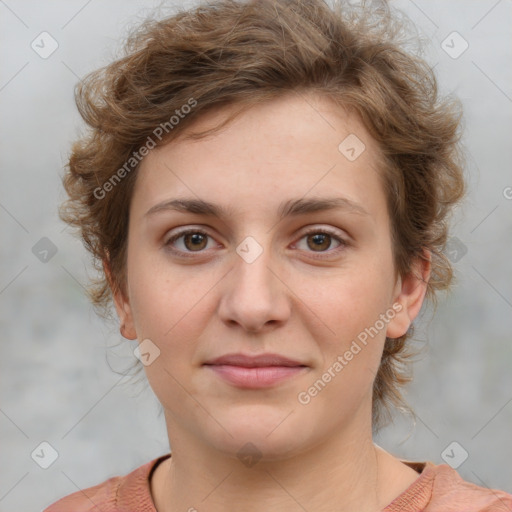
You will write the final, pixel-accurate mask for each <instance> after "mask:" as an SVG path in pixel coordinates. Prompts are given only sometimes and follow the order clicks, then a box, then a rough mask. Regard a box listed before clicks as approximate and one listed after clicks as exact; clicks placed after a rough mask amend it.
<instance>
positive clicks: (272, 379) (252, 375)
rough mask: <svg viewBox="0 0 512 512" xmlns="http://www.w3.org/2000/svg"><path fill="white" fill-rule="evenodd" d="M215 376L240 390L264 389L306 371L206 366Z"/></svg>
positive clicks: (268, 367)
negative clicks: (240, 388)
mask: <svg viewBox="0 0 512 512" xmlns="http://www.w3.org/2000/svg"><path fill="white" fill-rule="evenodd" d="M206 366H207V367H208V368H211V369H212V370H213V371H214V372H215V373H216V374H217V375H219V376H220V377H222V378H223V379H224V380H226V381H228V382H229V383H231V384H234V385H235V386H238V387H242V388H266V387H269V386H273V385H274V384H278V383H279V382H282V381H284V380H286V379H289V378H291V377H293V376H294V375H297V374H299V373H301V372H303V371H304V370H306V369H307V367H305V366H261V367H257V368H247V367H245V366H231V365H206Z"/></svg>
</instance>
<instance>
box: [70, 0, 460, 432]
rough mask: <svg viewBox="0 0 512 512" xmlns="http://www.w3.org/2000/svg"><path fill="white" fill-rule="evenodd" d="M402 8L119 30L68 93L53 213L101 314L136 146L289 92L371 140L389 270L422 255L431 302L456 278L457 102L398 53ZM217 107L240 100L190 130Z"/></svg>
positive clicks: (317, 9)
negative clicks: (383, 204) (70, 122)
mask: <svg viewBox="0 0 512 512" xmlns="http://www.w3.org/2000/svg"><path fill="white" fill-rule="evenodd" d="M401 14H402V19H400V17H399V13H398V12H397V13H395V12H393V11H391V9H390V8H389V6H387V4H386V3H376V4H375V3H373V4H372V3H370V4H368V3H367V2H366V1H364V2H363V3H362V4H359V5H352V4H349V3H340V2H336V3H335V4H334V5H333V7H330V6H329V5H327V4H326V3H324V2H323V1H321V0H302V1H301V0H281V1H279V0H277V1H275V0H252V1H246V2H242V1H236V0H213V1H209V2H208V4H205V5H203V4H200V5H197V6H196V7H194V8H193V9H190V10H188V11H179V12H177V13H174V14H173V15H172V16H169V17H166V18H163V19H146V20H145V21H144V22H143V23H142V24H140V25H139V26H138V27H136V29H135V30H133V31H132V32H131V33H130V34H129V35H128V38H127V40H126V44H125V46H124V54H123V56H122V57H120V58H119V59H118V60H116V61H115V62H112V63H111V64H109V65H107V66H105V67H103V68H101V69H98V70H96V71H93V72H92V73H90V74H89V75H87V76H86V78H85V79H84V80H82V81H81V82H80V83H78V84H77V86H76V89H75V99H76V103H77V107H78V110H79V112H80V114H81V116H82V118H83V119H84V121H85V122H86V123H87V125H88V126H89V130H88V132H87V133H86V134H85V135H83V136H81V137H80V138H79V139H78V140H77V141H75V142H74V144H73V146H72V148H71V154H70V158H69V162H68V165H67V166H66V171H65V174H64V176H63V185H64V188H65V190H66V192H67V194H68V196H69V199H68V200H67V201H66V202H65V203H63V204H62V205H61V208H60V216H61V218H62V220H64V221H65V222H67V223H68V224H70V225H71V226H73V227H75V228H77V229H78V231H79V234H80V236H81V238H82V241H83V243H84V245H85V247H86V249H87V250H88V251H90V253H91V254H92V259H93V265H94V267H95V268H96V269H97V270H98V271H99V277H98V278H97V279H91V282H90V285H89V290H88V293H89V296H90V299H91V301H92V303H93V305H94V307H95V308H96V310H97V312H98V313H100V314H101V315H103V316H105V317H108V316H110V315H111V312H112V310H111V306H112V297H113V294H114V293H116V292H117V291H123V290H124V289H125V288H124V286H125V283H126V249H127V235H128V223H129V207H130V202H131V197H132V194H133V190H134V184H135V180H136V176H137V169H138V166H139V162H140V161H141V159H142V158H141V155H144V154H146V153H147V151H148V148H149V149H151V148H152V147H153V146H159V145H162V144H167V143H170V142H171V141H172V140H173V139H174V138H176V137H177V136H183V134H184V135H186V136H187V137H186V138H194V139H196V138H201V137H204V136H208V135H211V134H213V133H215V132H216V131H217V130H219V129H221V128H222V127H223V126H225V125H226V124H227V123H228V122H230V121H231V120H232V119H234V118H235V117H236V116H238V115H239V114H240V113H241V112H243V111H244V110H245V109H247V108H250V107H251V106H253V105H257V104H259V103H262V102H265V101H267V100H270V99H273V98H276V97H280V96H281V95H283V94H286V93H290V92H297V93H302V92H308V93H309V92H311V93H317V94H320V95H321V96H322V97H325V98H330V99H331V100H333V101H334V102H335V103H336V104H337V105H339V106H340V107H342V108H345V109H350V110H351V111H353V112H355V113H356V114H357V115H358V116H359V117H360V119H361V120H362V122H363V123H364V126H365V128H366V129H367V130H368V132H369V133H370V135H371V136H372V137H373V138H374V139H375V140H376V141H377V142H378V145H379V147H380V149H381V153H382V155H381V156H382V162H383V163H382V166H381V168H382V169H381V170H382V182H383V186H384V190H385V193H386V197H387V206H388V211H389V216H390V221H391V239H392V242H393V256H394V264H395V271H396V272H397V273H399V274H400V275H402V276H404V275H406V274H407V273H409V272H411V269H412V268H413V267H412V264H413V262H414V261H415V260H416V259H417V258H426V257H429V258H430V260H431V277H430V279H429V281H428V284H427V293H426V296H427V299H430V300H431V301H432V302H433V303H434V304H435V293H436V292H437V291H438V290H442V289H446V288H448V287H449V285H450V283H451V281H452V278H453V272H452V268H451V264H450V261H449V260H448V259H447V257H446V256H445V254H444V252H443V251H444V249H445V245H446V242H447V236H448V218H449V214H450V213H451V211H452V210H453V207H454V205H456V204H457V203H458V202H459V201H460V199H461V198H462V197H463V194H464V192H465V184H464V179H463V168H464V165H463V154H462V151H461V149H460V144H459V142H460V138H461V131H460V129H459V128H460V125H461V123H460V121H461V117H462V109H461V106H460V101H459V100H458V99H457V98H453V97H450V96H446V97H440V95H439V94H438V85H437V82H436V77H435V75H434V72H433V69H432V68H431V67H430V66H429V65H428V64H427V63H426V62H425V61H424V60H423V59H422V58H421V56H420V55H416V54H414V53H412V52H410V51H407V50H406V49H405V46H406V44H408V42H407V40H406V39H404V37H403V35H404V27H406V21H407V20H404V19H403V13H401ZM224 106H235V107H237V108H236V110H235V111H234V112H233V114H232V115H230V116H229V117H227V118H226V120H225V121H224V122H223V123H222V124H220V125H218V126H216V127H214V128H212V129H210V130H207V131H204V132H201V133H190V130H188V131H187V128H188V127H189V126H190V125H191V124H192V123H193V122H194V120H197V119H198V118H200V117H201V116H203V115H204V114H205V113H207V112H209V111H211V110H213V109H220V108H222V107H224ZM164 132H165V133H164ZM425 251H428V253H425ZM425 254H428V255H429V256H426V255H425ZM104 265H105V266H104ZM107 270H108V271H107ZM411 334H412V328H411V329H409V331H408V332H407V333H406V334H404V335H403V336H401V337H400V338H396V339H391V338H386V342H385V346H384V351H383V354H382V360H381V364H380V367H379V370H378V373H377V375H376V377H375V381H374V385H373V409H372V424H373V428H374V429H375V430H376V429H378V428H380V426H381V424H382V421H383V418H384V416H385V415H386V416H387V417H389V412H390V411H391V410H392V406H396V407H398V408H400V409H402V410H409V411H410V408H409V407H408V406H407V405H406V403H405V401H404V399H403V397H402V393H401V388H402V386H403V384H405V383H406V382H408V381H410V380H411V375H410V368H409V366H410V364H409V359H410V356H411V352H410V346H409V345H410V344H408V343H406V341H407V340H408V339H409V338H410V336H411Z"/></svg>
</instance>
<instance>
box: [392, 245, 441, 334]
mask: <svg viewBox="0 0 512 512" xmlns="http://www.w3.org/2000/svg"><path fill="white" fill-rule="evenodd" d="M430 272H431V253H430V251H427V250H425V251H424V252H423V255H422V256H419V257H418V258H416V260H415V261H414V262H413V264H412V266H411V270H410V272H409V273H408V274H407V275H406V276H404V277H402V276H398V279H397V283H396V288H395V294H394V297H395V300H394V304H393V309H394V310H395V311H396V312H397V313H396V315H395V316H394V317H393V319H392V320H391V321H390V322H389V323H388V327H387V329H386V336H387V337H388V338H399V337H400V336H403V335H404V334H405V333H406V332H407V330H408V329H409V327H410V325H411V323H412V322H413V320H414V319H415V318H416V316H417V315H418V313H419V312H420V309H421V306H422V304H423V300H424V298H425V294H426V292H427V284H428V280H429V279H430Z"/></svg>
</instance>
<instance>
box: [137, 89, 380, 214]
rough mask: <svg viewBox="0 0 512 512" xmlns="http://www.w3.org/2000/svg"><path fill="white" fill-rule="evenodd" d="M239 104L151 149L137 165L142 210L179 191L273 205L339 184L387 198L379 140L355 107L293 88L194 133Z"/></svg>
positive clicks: (359, 195) (353, 195) (367, 197)
mask: <svg viewBox="0 0 512 512" xmlns="http://www.w3.org/2000/svg"><path fill="white" fill-rule="evenodd" d="M234 108H237V106H236V105H235V106H233V107H224V108H222V109H219V110H217V111H212V112H209V113H207V114H205V115H204V116H202V117H200V118H199V119H198V120H197V121H195V122H194V124H192V125H191V126H189V127H188V128H187V130H186V131H185V132H184V133H183V135H181V136H179V137H178V138H176V139H174V140H173V141H172V142H170V143H168V144H166V145H164V146H160V147H158V148H156V149H154V150H152V151H151V152H150V154H149V155H148V156H147V157H146V158H145V159H144V160H143V162H142V164H141V166H140V168H139V171H138V172H139V175H138V177H137V184H136V190H135V195H134V198H133V202H134V203H136V204H134V207H135V208H136V209H137V210H138V209H139V207H140V208H143V207H144V208H146V209H147V208H149V207H151V206H152V203H156V202H158V201H163V200H165V199H167V198H170V197H180V196H181V197H185V196H186V197H190V196H196V197H197V198H201V199H207V200H209V201H214V202H217V203H222V204H223V205H226V206H230V204H236V206H237V207H239V208H242V209H243V208H244V206H245V207H246V208H249V207H250V208H252V209H254V206H255V205H256V203H257V204H259V206H260V207H263V206H264V205H266V206H268V207H269V208H270V207H271V203H272V201H274V202H281V201H282V200H283V199H287V198H289V197H294V198H296V197H300V196H305V195H308V194H313V195H316V196H318V195H326V194H328V195H330V196H332V195H333V193H334V192H335V191H339V192H344V193H345V195H346V196H349V199H353V200H355V201H358V202H361V201H362V202H369V203H373V205H374V206H375V208H378V207H380V206H382V204H381V203H382V197H380V198H376V195H379V194H380V195H381V196H382V187H381V184H380V172H379V171H378V162H379V160H380V154H379V147H378V145H377V143H376V141H374V140H373V139H372V138H371V137H370V135H369V134H368V132H367V130H366V129H365V127H364V125H363V123H362V122H361V121H360V119H359V117H358V116H357V115H356V114H355V113H354V112H349V111H347V110H346V109H344V108H341V107H340V106H338V105H336V104H335V103H334V102H333V101H331V100H330V99H328V98H326V97H322V96H319V95H315V94H307V95H306V94H304V93H300V94H299V93H290V94H286V95H284V96H281V97H278V98H275V99H273V100H270V101H266V102H264V103H261V104H258V105H256V106H252V107H251V108H250V109H248V110H246V111H245V112H243V113H241V114H240V115H239V116H238V117H237V118H236V119H235V120H233V121H232V122H230V123H228V124H227V125H226V126H224V127H223V128H222V129H221V130H219V131H217V132H215V133H213V134H212V135H210V136H207V137H205V138H200V139H197V140H194V139H188V138H187V136H188V135H189V134H190V132H191V131H193V132H198V131H204V130H207V129H210V128H213V127H215V126H217V125H218V124H220V123H221V122H222V121H223V120H224V119H225V118H226V116H227V115H228V114H229V113H231V112H232V109H234ZM255 197H256V199H258V200H259V201H255V200H254V199H255ZM249 199H251V201H249Z"/></svg>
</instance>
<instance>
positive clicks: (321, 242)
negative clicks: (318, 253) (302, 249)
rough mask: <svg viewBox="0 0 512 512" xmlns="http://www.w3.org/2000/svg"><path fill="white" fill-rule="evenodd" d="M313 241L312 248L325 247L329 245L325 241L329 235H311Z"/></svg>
mask: <svg viewBox="0 0 512 512" xmlns="http://www.w3.org/2000/svg"><path fill="white" fill-rule="evenodd" d="M312 238H313V240H314V242H313V244H314V245H313V247H311V248H312V249H326V248H328V247H329V242H327V243H326V240H328V238H329V235H326V234H316V235H313V236H312Z"/></svg>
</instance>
